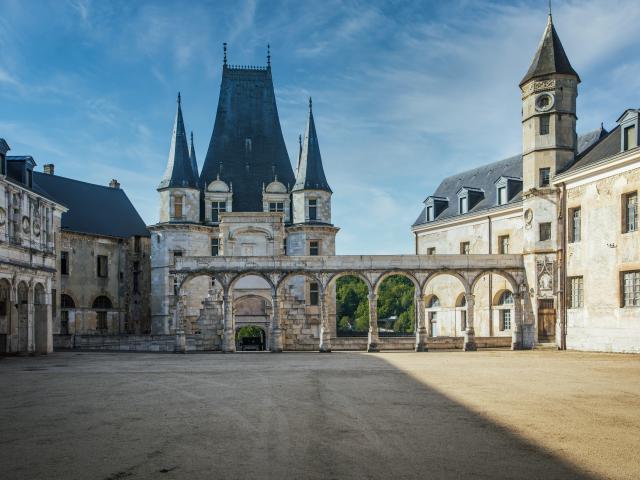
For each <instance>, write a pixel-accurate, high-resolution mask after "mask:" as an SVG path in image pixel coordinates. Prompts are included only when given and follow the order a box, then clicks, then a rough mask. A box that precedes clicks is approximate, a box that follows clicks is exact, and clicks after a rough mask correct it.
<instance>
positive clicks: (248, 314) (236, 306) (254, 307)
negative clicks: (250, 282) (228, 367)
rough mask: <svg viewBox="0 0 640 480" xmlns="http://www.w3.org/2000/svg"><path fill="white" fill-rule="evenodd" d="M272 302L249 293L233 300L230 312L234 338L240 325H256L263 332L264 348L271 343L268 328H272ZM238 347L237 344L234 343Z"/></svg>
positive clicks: (261, 296)
mask: <svg viewBox="0 0 640 480" xmlns="http://www.w3.org/2000/svg"><path fill="white" fill-rule="evenodd" d="M272 312H273V303H272V301H271V299H269V298H266V297H265V296H263V295H258V294H255V293H249V294H246V295H242V296H241V297H238V298H235V299H234V300H233V307H232V312H231V317H232V322H233V332H234V340H237V339H236V338H235V335H236V333H237V332H238V330H239V329H240V328H242V327H258V328H260V329H261V330H262V331H263V332H264V345H263V348H264V349H268V348H269V346H270V344H271V335H270V330H271V329H272V327H273V326H272V315H271V314H272ZM236 348H238V345H236Z"/></svg>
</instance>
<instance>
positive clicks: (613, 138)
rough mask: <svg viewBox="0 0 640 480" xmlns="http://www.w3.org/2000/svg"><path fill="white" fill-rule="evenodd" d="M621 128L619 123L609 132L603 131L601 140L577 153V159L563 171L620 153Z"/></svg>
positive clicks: (578, 167)
mask: <svg viewBox="0 0 640 480" xmlns="http://www.w3.org/2000/svg"><path fill="white" fill-rule="evenodd" d="M621 130H622V129H621V128H620V125H618V126H617V127H616V128H614V129H613V130H611V132H609V133H606V131H605V132H604V134H603V135H602V137H600V138H602V141H600V142H598V143H597V144H594V145H593V146H592V148H590V149H588V150H587V151H583V152H582V154H580V155H578V158H577V160H576V161H575V162H574V163H573V164H572V165H571V166H570V167H569V168H567V169H566V170H565V172H571V171H573V170H577V169H580V168H582V167H586V166H587V165H591V164H593V163H596V162H599V161H600V160H603V159H605V158H607V157H611V156H613V155H615V154H616V153H620V145H621V138H620V134H621ZM562 173H564V172H562Z"/></svg>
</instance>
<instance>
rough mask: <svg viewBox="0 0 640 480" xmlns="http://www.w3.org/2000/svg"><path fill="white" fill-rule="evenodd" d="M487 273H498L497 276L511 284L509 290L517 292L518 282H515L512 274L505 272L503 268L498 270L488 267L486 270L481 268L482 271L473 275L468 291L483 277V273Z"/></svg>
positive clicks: (471, 290) (471, 291)
mask: <svg viewBox="0 0 640 480" xmlns="http://www.w3.org/2000/svg"><path fill="white" fill-rule="evenodd" d="M489 274H493V275H499V276H501V277H503V278H504V279H505V280H507V282H509V285H510V286H511V291H512V292H517V291H518V282H516V279H515V278H513V275H511V274H510V273H509V272H507V271H505V270H500V269H499V268H490V269H487V270H483V271H482V272H480V273H478V274H477V275H476V276H475V277H474V279H473V280H472V282H471V286H470V287H471V288H470V293H473V290H474V289H475V287H476V285H477V284H478V282H479V281H480V279H481V278H482V277H484V276H485V275H489Z"/></svg>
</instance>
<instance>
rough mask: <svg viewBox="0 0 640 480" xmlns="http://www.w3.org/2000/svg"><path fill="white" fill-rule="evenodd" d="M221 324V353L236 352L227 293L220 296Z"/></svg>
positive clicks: (231, 314)
mask: <svg viewBox="0 0 640 480" xmlns="http://www.w3.org/2000/svg"><path fill="white" fill-rule="evenodd" d="M222 322H223V325H224V332H223V335H222V351H223V352H225V353H234V352H235V351H236V332H235V329H234V328H233V313H232V312H231V299H230V298H229V293H228V292H224V293H223V294H222Z"/></svg>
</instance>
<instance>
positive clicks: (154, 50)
mask: <svg viewBox="0 0 640 480" xmlns="http://www.w3.org/2000/svg"><path fill="white" fill-rule="evenodd" d="M547 14H548V6H547V0H535V1H533V0H522V1H516V2H506V1H488V0H487V1H485V0H448V1H446V2H441V1H439V2H435V1H434V2H428V1H413V2H412V1H399V0H391V1H387V2H383V1H371V0H369V1H361V2H360V1H337V0H323V1H322V2H310V1H309V2H300V1H260V0H237V1H229V2H224V1H200V2H198V1H190V2H184V1H175V2H173V1H150V2H145V1H121V2H120V1H115V0H114V1H102V0H94V1H92V0H66V1H65V0H55V1H51V2H47V1H37V0H0V137H2V138H5V139H6V140H7V142H8V143H9V145H10V146H11V152H10V154H14V155H32V156H33V157H34V159H35V161H36V162H37V164H38V167H36V168H39V169H41V168H42V166H43V165H44V164H46V163H54V164H55V166H56V174H59V175H62V176H65V177H70V178H75V179H79V180H84V181H88V182H93V183H98V184H103V185H107V184H108V183H109V181H110V180H111V179H112V178H116V179H118V180H119V181H120V183H121V185H122V188H124V189H125V191H126V192H127V194H128V196H129V198H130V199H131V201H132V202H133V204H134V205H135V206H136V208H137V209H138V212H139V213H140V214H141V216H142V217H143V219H144V220H145V222H147V224H153V223H155V222H156V221H157V220H158V208H159V201H158V200H159V196H158V193H157V192H156V187H157V185H158V183H159V181H160V179H161V177H162V174H163V172H164V169H165V166H166V162H167V157H168V152H169V144H170V140H171V131H172V126H173V121H174V115H175V102H176V96H177V92H178V91H180V92H181V93H182V107H183V114H184V119H185V124H186V127H187V129H188V130H192V131H193V133H194V138H195V148H196V154H197V157H198V160H199V163H200V167H201V166H202V161H203V160H204V158H205V155H206V149H207V147H208V144H209V140H210V137H211V132H212V130H213V122H214V119H215V111H216V106H217V101H218V94H219V87H220V79H221V73H222V43H223V42H227V43H228V45H229V47H228V48H229V51H228V56H229V63H230V64H238V65H258V66H264V65H265V64H266V46H267V44H268V43H269V44H271V55H272V73H273V77H274V84H275V89H276V99H277V104H278V110H279V113H280V121H281V125H282V130H283V134H284V137H285V140H286V142H287V148H288V151H289V156H290V157H291V158H292V163H293V161H294V160H295V157H296V155H297V148H298V147H297V138H298V134H299V133H302V132H303V131H304V128H305V124H306V118H307V102H308V100H307V99H308V97H309V96H312V97H313V106H314V109H313V110H314V117H315V121H316V128H317V132H318V137H319V144H320V148H321V152H322V158H323V163H324V168H325V172H326V175H327V178H328V180H329V183H330V185H331V187H332V189H333V192H334V194H333V199H332V202H333V203H332V206H333V210H332V212H333V219H332V220H333V223H334V224H335V225H336V226H338V227H340V229H341V230H340V232H339V233H338V236H337V240H336V253H337V254H400V253H413V249H414V240H413V235H412V233H411V225H412V223H413V222H414V221H415V219H416V218H417V216H418V214H419V213H420V210H421V208H422V202H423V201H424V199H425V198H426V197H427V196H428V195H429V194H431V193H432V192H433V191H434V190H435V188H436V187H437V185H438V184H439V182H440V181H441V179H442V178H444V177H446V176H449V175H452V174H455V173H457V172H460V171H464V170H467V169H469V168H473V167H475V166H478V165H482V164H484V163H488V162H492V161H496V160H500V159H503V158H506V157H508V156H511V155H514V154H517V153H518V152H519V151H521V130H520V113H521V103H520V92H519V89H518V83H519V82H520V80H521V78H522V77H523V76H524V74H525V72H526V71H527V68H528V67H529V64H530V61H531V59H532V58H533V55H534V53H535V50H536V48H537V45H538V43H539V41H540V37H541V35H542V33H543V31H544V28H545V24H546V21H547ZM553 19H554V24H555V26H556V29H557V31H558V34H559V36H560V38H561V40H562V43H563V45H564V48H565V50H566V52H567V54H568V56H569V59H570V61H571V63H572V65H573V67H574V68H575V69H576V71H577V72H578V73H579V74H580V77H581V79H582V83H581V84H580V87H579V96H578V107H577V108H578V133H580V132H587V131H589V130H593V129H595V128H597V127H598V126H599V125H600V123H601V122H604V126H605V128H612V127H613V126H614V125H615V121H616V119H617V118H618V116H619V115H620V114H621V113H622V112H623V111H624V110H625V109H626V108H630V107H638V106H639V105H638V91H640V88H639V87H640V55H638V54H637V52H638V48H637V41H638V40H637V25H639V24H640V2H638V1H637V0H567V1H559V0H555V1H554V2H553ZM99 214H100V213H99V212H96V215H99Z"/></svg>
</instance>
